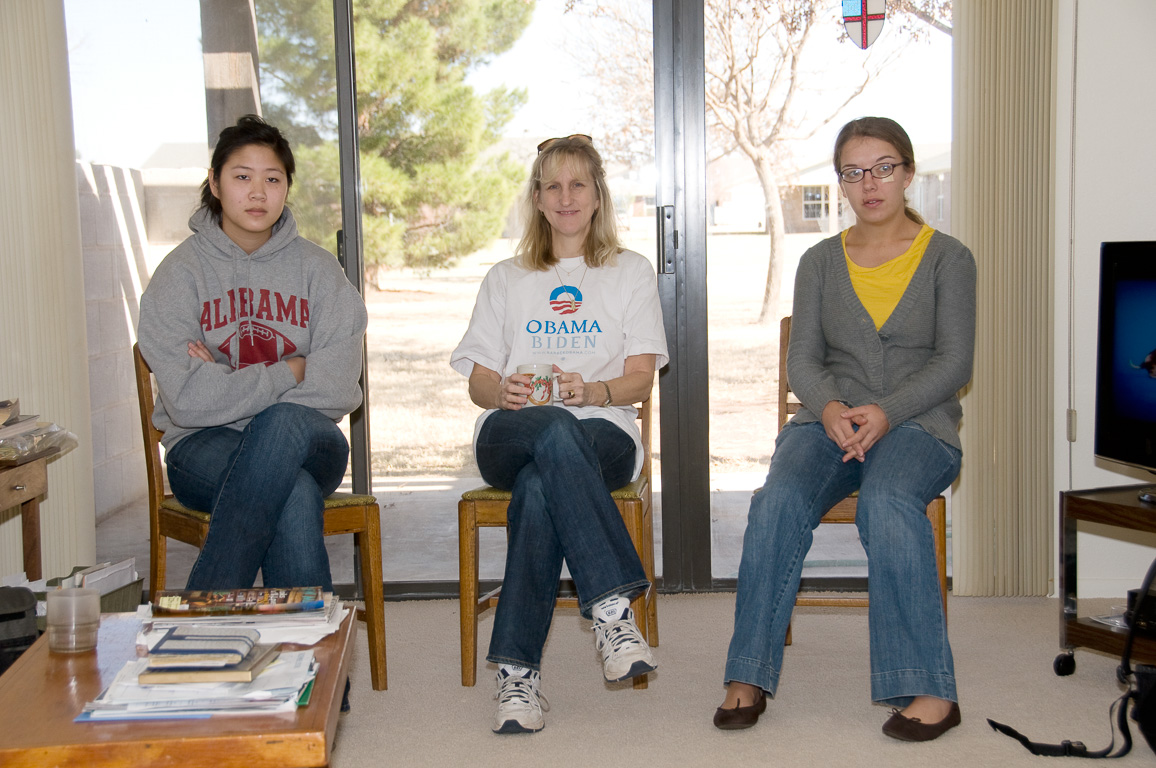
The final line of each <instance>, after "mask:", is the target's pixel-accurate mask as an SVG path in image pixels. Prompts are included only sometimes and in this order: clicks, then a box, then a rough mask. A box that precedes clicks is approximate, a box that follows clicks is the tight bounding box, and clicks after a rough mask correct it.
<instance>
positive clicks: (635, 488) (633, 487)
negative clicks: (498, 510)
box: [462, 477, 646, 501]
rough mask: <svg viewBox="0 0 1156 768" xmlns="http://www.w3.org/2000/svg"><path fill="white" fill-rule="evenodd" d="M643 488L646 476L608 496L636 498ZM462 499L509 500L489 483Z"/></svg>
mask: <svg viewBox="0 0 1156 768" xmlns="http://www.w3.org/2000/svg"><path fill="white" fill-rule="evenodd" d="M645 488H646V478H645V477H639V478H638V479H637V480H634V481H632V482H630V483H628V484H626V485H624V486H622V487H621V488H619V489H617V490H615V491H612V492H611V493H610V496H611V497H612V498H614V499H624V500H629V499H637V498H639V497H640V496H641V495H642V492H643V490H644V489H645ZM462 499H463V500H464V501H509V500H510V492H509V491H503V490H501V489H499V488H494V487H492V486H489V485H483V486H482V487H480V488H474V489H473V490H472V491H466V492H465V493H463V494H462Z"/></svg>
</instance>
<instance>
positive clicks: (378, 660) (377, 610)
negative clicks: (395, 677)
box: [355, 504, 388, 691]
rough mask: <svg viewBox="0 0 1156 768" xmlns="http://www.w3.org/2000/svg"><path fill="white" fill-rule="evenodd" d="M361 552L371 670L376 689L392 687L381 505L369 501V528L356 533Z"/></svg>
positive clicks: (367, 519) (366, 516)
mask: <svg viewBox="0 0 1156 768" xmlns="http://www.w3.org/2000/svg"><path fill="white" fill-rule="evenodd" d="M355 537H356V539H357V548H358V550H359V551H360V553H361V566H362V569H363V570H362V574H361V575H362V585H363V588H364V590H365V634H366V635H367V636H368V640H369V671H370V677H371V680H372V683H373V690H375V691H384V690H386V688H387V687H388V678H387V674H386V664H385V596H384V595H383V593H382V575H381V508H380V507H379V506H378V505H377V504H369V505H366V508H365V530H364V532H362V533H357V534H355Z"/></svg>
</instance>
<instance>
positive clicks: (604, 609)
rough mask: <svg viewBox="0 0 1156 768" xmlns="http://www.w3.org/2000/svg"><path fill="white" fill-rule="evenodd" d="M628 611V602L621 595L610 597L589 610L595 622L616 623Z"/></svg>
mask: <svg viewBox="0 0 1156 768" xmlns="http://www.w3.org/2000/svg"><path fill="white" fill-rule="evenodd" d="M629 609H630V601H629V600H627V599H626V598H625V597H623V596H622V595H611V596H610V597H608V598H606V599H605V600H602V601H601V602H599V603H596V604H595V605H594V607H593V608H591V609H590V612H591V614H593V616H594V620H595V621H617V620H618V619H621V618H622V617H623V616H624V615H625V613H626V611H627V610H629Z"/></svg>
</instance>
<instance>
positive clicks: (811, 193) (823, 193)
mask: <svg viewBox="0 0 1156 768" xmlns="http://www.w3.org/2000/svg"><path fill="white" fill-rule="evenodd" d="M829 191H830V187H825V186H814V187H803V220H804V221H818V220H820V219H825V218H827V217H828V216H830V215H831V201H830V198H829V197H828V193H829Z"/></svg>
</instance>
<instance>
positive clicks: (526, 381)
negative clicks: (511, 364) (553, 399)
mask: <svg viewBox="0 0 1156 768" xmlns="http://www.w3.org/2000/svg"><path fill="white" fill-rule="evenodd" d="M529 395H530V374H528V373H511V374H510V375H509V376H507V377H506V378H504V379H502V380H501V382H500V383H499V385H498V408H500V409H502V410H503V411H517V410H521V408H522V406H523V405H525V404H526V400H527V398H528V397H529Z"/></svg>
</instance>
